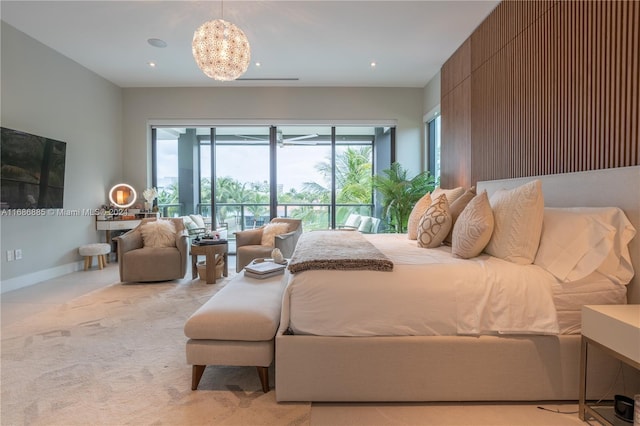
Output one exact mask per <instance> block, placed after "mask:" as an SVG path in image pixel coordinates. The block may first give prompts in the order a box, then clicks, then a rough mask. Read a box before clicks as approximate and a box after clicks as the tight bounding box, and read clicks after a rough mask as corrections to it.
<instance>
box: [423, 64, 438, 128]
mask: <svg viewBox="0 0 640 426" xmlns="http://www.w3.org/2000/svg"><path fill="white" fill-rule="evenodd" d="M439 109H440V72H438V74H436V75H435V76H434V77H433V78H432V79H431V80H429V82H428V83H427V85H426V86H425V87H424V103H423V105H422V110H423V113H424V115H425V117H426V118H428V119H431V118H433V114H434V113H435V111H436V110H438V113H439Z"/></svg>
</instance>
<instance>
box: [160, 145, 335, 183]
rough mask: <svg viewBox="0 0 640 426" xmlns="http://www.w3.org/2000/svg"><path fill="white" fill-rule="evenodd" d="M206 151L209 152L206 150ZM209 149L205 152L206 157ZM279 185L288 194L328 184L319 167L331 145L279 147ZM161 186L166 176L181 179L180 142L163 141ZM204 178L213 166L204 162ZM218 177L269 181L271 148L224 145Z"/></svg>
mask: <svg viewBox="0 0 640 426" xmlns="http://www.w3.org/2000/svg"><path fill="white" fill-rule="evenodd" d="M205 150H206V151H205ZM206 155H208V149H206V148H205V149H203V156H206ZM277 155H278V157H277V161H278V184H281V185H282V186H283V191H284V192H287V191H289V190H290V189H291V188H296V189H297V190H301V189H302V183H304V182H317V183H321V184H325V182H324V180H323V177H322V175H321V174H320V173H318V172H317V171H316V170H315V167H314V166H315V165H316V164H317V163H319V162H322V161H324V160H325V159H328V157H329V155H330V148H329V147H328V146H313V145H303V146H284V147H279V148H278V154H277ZM157 158H158V186H160V187H162V182H163V180H162V178H163V177H177V176H178V155H177V150H176V142H175V141H173V143H171V141H159V143H158V144H157ZM203 163H205V164H203V165H202V176H210V175H211V169H210V167H209V166H210V163H209V161H208V159H207V160H205V161H203ZM216 168H217V172H218V177H223V176H229V177H232V178H234V179H237V180H238V181H240V182H263V181H265V180H266V181H268V180H269V149H268V147H267V146H255V145H251V146H237V145H236V146H220V147H218V158H217V163H216Z"/></svg>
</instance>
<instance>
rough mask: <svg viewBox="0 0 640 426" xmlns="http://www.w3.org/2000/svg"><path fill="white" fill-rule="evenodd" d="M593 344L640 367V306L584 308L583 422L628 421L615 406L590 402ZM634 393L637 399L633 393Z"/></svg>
mask: <svg viewBox="0 0 640 426" xmlns="http://www.w3.org/2000/svg"><path fill="white" fill-rule="evenodd" d="M589 346H595V347H598V348H600V349H601V350H602V351H604V352H605V353H606V354H608V355H610V356H612V357H614V358H615V359H618V360H620V361H622V362H624V363H625V364H627V365H629V366H631V367H633V368H635V369H638V370H640V305H586V306H583V307H582V345H581V348H580V392H579V398H580V399H579V401H578V404H579V406H578V416H579V417H580V420H583V421H585V420H588V419H589V417H594V418H595V419H597V420H598V421H599V422H600V423H602V424H605V425H613V424H618V423H624V422H621V421H620V420H618V419H617V417H616V416H615V413H614V409H613V407H612V406H604V405H599V406H592V405H590V404H588V403H587V402H586V387H587V370H588V368H587V361H588V352H589ZM612 379H613V378H612ZM636 393H637V392H636ZM630 396H631V397H632V398H633V395H630ZM627 424H628V423H627Z"/></svg>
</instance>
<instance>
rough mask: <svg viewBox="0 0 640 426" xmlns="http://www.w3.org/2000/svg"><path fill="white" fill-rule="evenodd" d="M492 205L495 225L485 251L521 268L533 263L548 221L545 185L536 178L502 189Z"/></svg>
mask: <svg viewBox="0 0 640 426" xmlns="http://www.w3.org/2000/svg"><path fill="white" fill-rule="evenodd" d="M489 203H490V204H491V209H492V210H493V218H494V220H495V225H494V229H493V234H492V235H491V240H489V244H487V247H486V248H485V249H484V251H485V252H487V253H488V254H490V255H492V256H495V257H498V258H500V259H504V260H507V261H509V262H513V263H517V264H520V265H528V264H531V263H533V260H534V259H535V257H536V252H537V251H538V245H539V244H540V234H541V233H542V220H543V218H544V198H543V195H542V182H541V181H540V180H537V179H536V180H534V181H531V182H529V183H526V184H524V185H521V186H519V187H517V188H514V189H511V190H505V189H501V190H498V191H496V192H495V194H493V195H492V196H491V198H490V200H489Z"/></svg>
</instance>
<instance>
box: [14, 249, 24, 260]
mask: <svg viewBox="0 0 640 426" xmlns="http://www.w3.org/2000/svg"><path fill="white" fill-rule="evenodd" d="M13 257H14V258H15V259H16V260H20V259H22V249H15V250H14V253H13Z"/></svg>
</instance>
